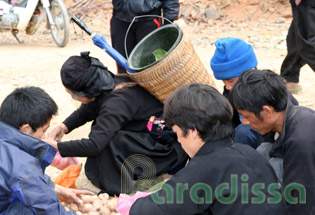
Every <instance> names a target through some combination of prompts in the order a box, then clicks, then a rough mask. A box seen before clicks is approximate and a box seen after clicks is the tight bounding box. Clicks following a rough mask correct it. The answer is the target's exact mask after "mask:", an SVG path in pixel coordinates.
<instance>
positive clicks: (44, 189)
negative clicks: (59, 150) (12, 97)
mask: <svg viewBox="0 0 315 215" xmlns="http://www.w3.org/2000/svg"><path fill="white" fill-rule="evenodd" d="M55 154H56V149H55V148H53V147H52V146H50V145H48V144H47V143H45V142H43V141H41V140H39V139H36V138H33V137H31V136H28V135H26V134H23V133H21V132H20V131H18V130H17V129H15V128H13V127H11V126H9V125H7V124H5V123H3V122H0V214H1V215H2V214H27V215H28V214H51V215H58V214H75V213H74V212H67V211H66V210H65V208H64V207H63V206H62V205H61V204H60V202H59V200H58V196H57V194H56V192H55V191H54V187H55V184H54V183H53V182H52V181H51V180H50V178H49V177H48V176H47V175H46V174H45V173H44V172H45V168H46V167H47V166H48V165H50V163H51V162H52V160H53V158H54V156H55Z"/></svg>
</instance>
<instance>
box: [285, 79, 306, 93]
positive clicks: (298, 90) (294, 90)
mask: <svg viewBox="0 0 315 215" xmlns="http://www.w3.org/2000/svg"><path fill="white" fill-rule="evenodd" d="M286 87H287V89H288V90H289V91H290V93H292V94H300V93H301V92H302V87H301V85H299V84H298V83H294V84H293V83H292V84H291V83H290V82H287V83H286Z"/></svg>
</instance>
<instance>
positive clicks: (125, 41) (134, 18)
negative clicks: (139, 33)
mask: <svg viewBox="0 0 315 215" xmlns="http://www.w3.org/2000/svg"><path fill="white" fill-rule="evenodd" d="M143 17H159V18H162V19H163V21H164V19H165V20H166V21H168V22H169V23H173V22H172V21H171V20H169V19H168V18H165V17H163V16H159V15H141V16H135V17H133V19H132V21H131V23H130V25H129V27H128V29H127V32H126V35H125V40H124V46H125V54H126V58H127V61H128V58H129V56H128V53H127V46H126V43H127V37H128V33H129V30H130V28H131V26H132V24H133V23H134V21H135V20H136V19H137V18H143Z"/></svg>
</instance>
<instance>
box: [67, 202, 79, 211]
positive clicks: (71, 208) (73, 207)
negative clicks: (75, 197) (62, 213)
mask: <svg viewBox="0 0 315 215" xmlns="http://www.w3.org/2000/svg"><path fill="white" fill-rule="evenodd" d="M69 209H70V210H72V211H75V212H76V211H78V210H79V208H78V206H77V205H76V204H74V203H72V204H70V205H69Z"/></svg>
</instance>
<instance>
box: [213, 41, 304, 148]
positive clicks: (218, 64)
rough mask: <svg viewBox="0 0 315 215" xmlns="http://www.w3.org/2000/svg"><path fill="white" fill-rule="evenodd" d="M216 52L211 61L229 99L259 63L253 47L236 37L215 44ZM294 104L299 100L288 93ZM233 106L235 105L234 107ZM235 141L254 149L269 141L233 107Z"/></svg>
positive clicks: (214, 72)
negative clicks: (238, 83)
mask: <svg viewBox="0 0 315 215" xmlns="http://www.w3.org/2000/svg"><path fill="white" fill-rule="evenodd" d="M214 44H215V46H216V50H215V52H214V55H213V57H212V59H211V61H210V66H211V69H212V71H213V74H214V77H215V78H216V79H217V80H222V81H223V83H224V89H223V95H224V96H225V97H226V98H227V99H229V98H230V94H231V91H232V89H233V87H234V85H235V83H236V81H237V79H238V77H239V76H240V75H241V74H242V73H243V72H245V71H247V70H250V69H254V68H256V67H257V65H258V61H257V58H256V55H255V52H254V49H253V47H252V46H251V45H250V44H248V43H246V42H245V41H244V40H242V39H239V38H234V37H226V38H220V39H218V40H217V41H216V42H215V43H214ZM288 97H289V99H290V101H291V102H292V104H294V105H298V102H297V100H296V99H295V98H294V97H293V96H292V94H291V93H288ZM232 106H233V105H232ZM233 111H234V113H233V119H232V123H233V128H234V132H233V141H234V142H238V143H243V144H246V145H249V146H251V147H253V148H257V146H258V145H259V144H260V143H261V142H262V141H269V140H267V139H266V138H269V137H262V136H261V135H260V134H259V133H258V132H256V131H255V130H253V129H251V128H250V127H249V126H248V125H244V124H242V117H241V116H240V115H239V114H238V112H237V110H236V108H235V107H234V106H233Z"/></svg>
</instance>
